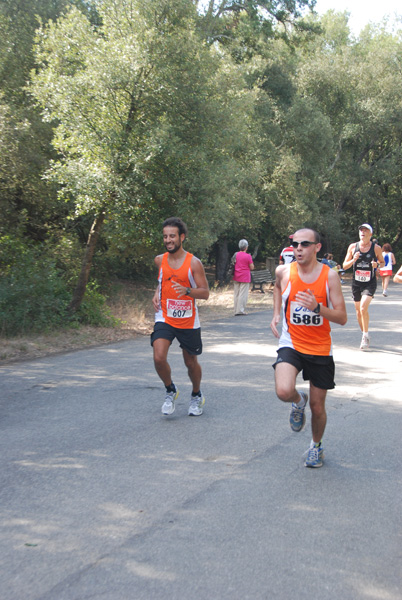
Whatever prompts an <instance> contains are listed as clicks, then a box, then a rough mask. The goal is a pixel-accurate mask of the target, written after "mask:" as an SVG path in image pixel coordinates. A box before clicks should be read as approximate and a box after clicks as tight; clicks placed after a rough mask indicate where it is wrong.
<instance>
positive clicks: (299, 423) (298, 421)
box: [289, 392, 308, 431]
mask: <svg viewBox="0 0 402 600" xmlns="http://www.w3.org/2000/svg"><path fill="white" fill-rule="evenodd" d="M299 394H300V397H301V399H302V400H304V406H303V407H302V408H300V407H299V406H297V404H295V403H294V402H292V408H291V409H290V417H289V423H290V428H291V429H292V430H293V431H301V430H302V429H303V427H304V424H305V422H306V415H305V413H304V411H305V409H306V405H307V400H308V395H307V394H306V392H299Z"/></svg>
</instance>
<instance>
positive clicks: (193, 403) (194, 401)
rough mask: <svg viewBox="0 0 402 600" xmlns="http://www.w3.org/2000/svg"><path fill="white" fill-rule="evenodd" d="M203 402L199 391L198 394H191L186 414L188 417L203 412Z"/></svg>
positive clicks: (203, 399) (196, 415)
mask: <svg viewBox="0 0 402 600" xmlns="http://www.w3.org/2000/svg"><path fill="white" fill-rule="evenodd" d="M204 404H205V398H204V396H203V395H202V394H201V393H200V395H199V396H191V400H190V406H189V409H188V414H189V416H190V417H199V416H200V415H202V413H203V410H204V409H203V408H202V407H203V406H204Z"/></svg>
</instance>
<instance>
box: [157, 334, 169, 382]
mask: <svg viewBox="0 0 402 600" xmlns="http://www.w3.org/2000/svg"><path fill="white" fill-rule="evenodd" d="M152 347H153V350H154V365H155V370H156V372H157V373H158V375H159V377H160V379H161V380H162V381H163V383H164V384H165V386H166V387H168V386H169V385H170V384H171V383H172V372H171V369H170V365H169V363H168V361H167V355H168V351H169V347H170V340H165V339H164V338H158V339H156V340H155V341H154V343H153V345H152Z"/></svg>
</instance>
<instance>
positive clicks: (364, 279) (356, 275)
mask: <svg viewBox="0 0 402 600" xmlns="http://www.w3.org/2000/svg"><path fill="white" fill-rule="evenodd" d="M356 252H360V257H359V258H358V259H357V261H356V262H355V263H354V265H353V279H354V280H355V281H356V282H357V283H368V282H369V281H371V280H372V279H373V277H375V273H374V269H373V266H372V264H371V261H372V260H377V257H376V255H375V245H374V244H373V242H371V245H370V248H369V249H368V251H367V252H362V251H361V250H360V245H359V242H357V243H356V246H355V249H354V252H353V255H355V254H356Z"/></svg>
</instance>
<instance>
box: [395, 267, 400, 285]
mask: <svg viewBox="0 0 402 600" xmlns="http://www.w3.org/2000/svg"><path fill="white" fill-rule="evenodd" d="M393 281H394V283H402V267H400V268H399V269H398V271H397V272H396V273H395V275H394V279H393Z"/></svg>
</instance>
